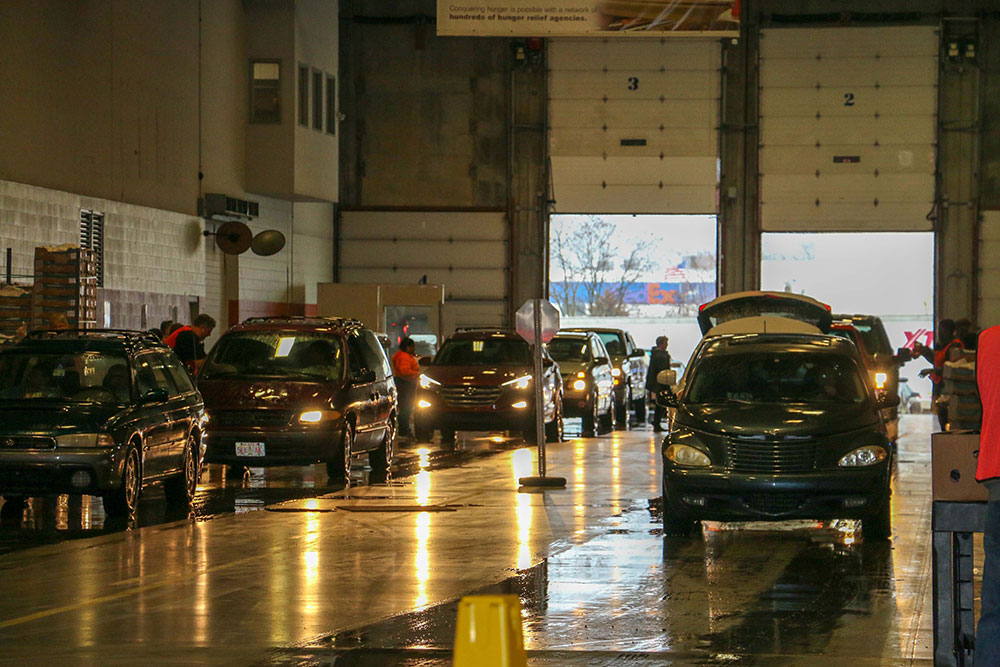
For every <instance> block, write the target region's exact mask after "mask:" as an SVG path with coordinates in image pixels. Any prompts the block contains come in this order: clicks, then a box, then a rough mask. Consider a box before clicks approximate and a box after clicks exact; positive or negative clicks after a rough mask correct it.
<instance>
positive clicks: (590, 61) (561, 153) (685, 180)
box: [549, 37, 721, 214]
mask: <svg viewBox="0 0 1000 667" xmlns="http://www.w3.org/2000/svg"><path fill="white" fill-rule="evenodd" d="M720 62H721V49H720V46H719V42H718V40H708V39H680V38H660V39H656V38H640V37H636V38H616V39H579V38H577V39H553V40H551V41H550V45H549V70H550V74H549V76H550V79H549V95H550V99H549V125H550V135H549V140H550V154H551V159H552V186H553V196H554V199H555V200H556V201H555V211H556V212H559V213H708V214H715V213H716V208H717V207H716V190H717V183H718V146H719V141H718V125H719V120H718V119H719V95H720V80H721V79H720V76H719V68H720Z"/></svg>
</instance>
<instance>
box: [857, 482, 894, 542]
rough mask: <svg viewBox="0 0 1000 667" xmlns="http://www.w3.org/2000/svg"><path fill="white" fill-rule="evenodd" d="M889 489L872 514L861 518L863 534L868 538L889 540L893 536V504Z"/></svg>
mask: <svg viewBox="0 0 1000 667" xmlns="http://www.w3.org/2000/svg"><path fill="white" fill-rule="evenodd" d="M889 498H890V496H889V493H888V491H887V492H886V494H885V499H884V500H882V501H881V502H879V505H878V507H877V508H876V509H875V511H874V512H872V513H871V514H870V515H868V516H866V517H865V518H863V519H862V520H861V535H862V537H864V538H865V539H866V540H887V539H889V538H890V537H892V505H891V504H890V502H889Z"/></svg>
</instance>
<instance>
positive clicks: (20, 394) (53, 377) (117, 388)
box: [0, 350, 132, 404]
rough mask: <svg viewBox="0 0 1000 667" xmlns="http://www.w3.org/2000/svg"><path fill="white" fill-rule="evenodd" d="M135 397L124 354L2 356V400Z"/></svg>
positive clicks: (96, 400)
mask: <svg viewBox="0 0 1000 667" xmlns="http://www.w3.org/2000/svg"><path fill="white" fill-rule="evenodd" d="M131 397H132V381H131V373H130V372H129V367H128V359H126V358H125V356H124V355H122V354H108V353H102V352H73V353H68V354H61V353H53V352H38V351H28V350H24V351H20V350H18V351H11V352H8V353H6V354H3V355H0V399H3V400H19V399H42V400H45V399H48V400H58V401H72V402H78V403H113V404H118V403H127V402H128V401H129V400H131Z"/></svg>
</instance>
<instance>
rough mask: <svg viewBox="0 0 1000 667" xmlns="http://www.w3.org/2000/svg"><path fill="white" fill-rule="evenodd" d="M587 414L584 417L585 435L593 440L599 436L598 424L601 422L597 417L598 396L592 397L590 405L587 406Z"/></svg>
mask: <svg viewBox="0 0 1000 667" xmlns="http://www.w3.org/2000/svg"><path fill="white" fill-rule="evenodd" d="M586 409H587V412H586V413H584V415H583V435H584V437H587V438H592V437H594V436H595V435H597V422H598V420H599V418H598V416H597V396H596V395H594V396H591V397H590V404H589V405H588V406H587V408H586Z"/></svg>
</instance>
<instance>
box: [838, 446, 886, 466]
mask: <svg viewBox="0 0 1000 667" xmlns="http://www.w3.org/2000/svg"><path fill="white" fill-rule="evenodd" d="M886 456H888V454H887V453H886V451H885V449H883V448H882V447H879V446H877V445H869V446H867V447H858V448H857V449H855V450H853V451H851V452H848V453H847V454H845V455H844V456H843V458H841V459H840V461H839V462H838V463H837V465H838V466H840V467H842V468H859V467H863V466H873V465H875V464H876V463H879V462H880V461H883V460H885V457H886Z"/></svg>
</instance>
